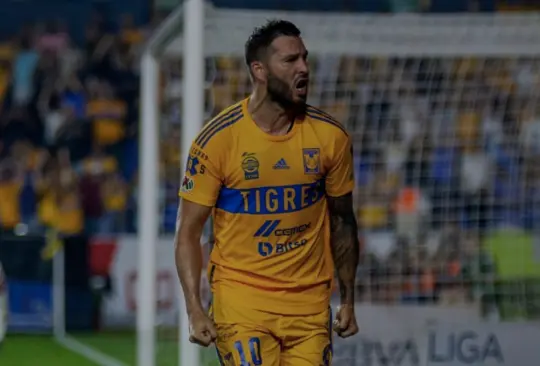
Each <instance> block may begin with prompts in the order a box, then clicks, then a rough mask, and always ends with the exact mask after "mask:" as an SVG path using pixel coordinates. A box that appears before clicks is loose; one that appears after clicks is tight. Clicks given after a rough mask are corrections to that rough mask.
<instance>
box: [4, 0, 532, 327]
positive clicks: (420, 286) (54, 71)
mask: <svg viewBox="0 0 540 366" xmlns="http://www.w3.org/2000/svg"><path fill="white" fill-rule="evenodd" d="M217 3H219V4H218V5H223V4H221V3H220V2H219V1H217ZM231 3H232V2H228V3H227V4H228V5H231ZM262 3H263V2H261V4H262ZM288 3H289V4H299V5H298V6H299V7H302V8H304V5H305V4H308V3H309V4H310V6H313V7H315V6H317V7H318V8H325V7H328V6H329V5H328V4H327V3H326V2H324V1H322V0H321V1H319V2H299V3H293V2H288ZM375 3H376V2H371V3H370V2H356V4H363V5H362V6H367V7H368V8H369V4H375ZM381 3H382V2H381ZM251 4H252V2H250V5H251ZM340 4H345V3H342V2H340ZM366 4H367V5H366ZM388 4H390V3H388ZM396 4H397V2H396ZM417 4H418V3H417ZM475 4H476V5H475V6H476V10H486V11H487V10H492V9H493V8H494V7H493V6H492V5H493V2H490V1H486V2H482V1H481V2H475ZM232 5H234V6H238V7H245V6H246V2H242V1H239V0H237V1H235V2H234V4H232ZM469 5H470V2H460V1H450V2H443V1H435V0H434V1H432V2H431V3H430V7H428V8H426V9H427V10H439V11H456V10H468V9H469ZM261 6H262V5H261ZM274 6H275V3H274ZM278 6H279V4H278ZM291 6H292V5H291ZM368 8H362V9H360V8H358V9H350V8H349V10H369V9H368ZM413 8H414V10H418V7H413ZM372 10H377V11H386V10H391V9H390V8H385V9H382V8H381V9H372ZM396 10H397V9H396ZM103 29H104V28H103V22H102V20H101V19H99V18H96V19H93V20H92V21H91V22H90V23H89V24H87V26H86V31H85V40H84V42H83V43H79V44H82V46H80V45H79V46H76V43H75V42H72V39H71V36H70V32H68V30H67V29H66V28H65V26H64V25H63V24H61V23H51V24H47V25H44V26H34V27H25V28H23V29H22V30H21V31H20V32H19V34H18V35H17V37H14V38H11V39H9V40H7V41H5V42H3V43H2V44H1V47H0V92H1V107H2V109H1V117H0V118H1V123H0V135H1V141H0V157H1V160H0V197H1V199H0V200H1V202H0V224H1V227H2V230H3V232H10V233H11V232H14V231H15V232H17V231H18V230H27V231H31V232H37V233H42V232H45V230H46V229H47V228H54V229H55V230H56V231H57V232H59V233H61V234H62V235H64V236H68V237H69V236H76V235H81V234H87V235H94V234H111V233H118V232H135V231H136V227H135V221H136V220H135V217H136V214H137V212H136V202H135V200H136V192H137V174H136V172H137V165H138V158H137V123H138V82H139V81H138V73H137V67H138V66H137V55H138V53H139V51H140V46H141V45H142V44H143V43H144V40H145V39H146V38H147V36H148V34H149V31H150V29H148V28H145V27H135V26H134V25H133V20H132V19H131V18H130V17H129V16H125V17H123V18H122V19H121V23H120V24H119V25H118V29H119V30H118V32H115V33H111V32H106V31H104V30H103ZM312 62H313V65H314V71H313V76H312V79H313V80H312V84H313V87H312V91H311V92H312V94H313V100H314V103H315V104H317V105H320V106H321V107H322V108H324V109H326V110H327V111H329V112H330V113H331V114H333V115H334V116H335V117H336V118H338V119H339V120H341V121H343V123H344V124H345V125H346V126H347V128H348V129H349V130H350V131H351V133H352V134H353V135H354V138H355V158H356V162H355V169H356V181H357V184H358V189H357V192H356V200H357V203H359V204H360V205H359V207H360V209H359V211H358V219H359V221H360V222H361V223H362V226H363V227H364V229H365V230H366V233H367V235H366V237H367V238H366V240H365V242H364V245H365V246H366V247H367V248H368V251H367V253H368V254H367V255H366V258H364V259H363V261H364V265H363V266H362V269H361V270H362V271H363V272H362V276H360V278H361V283H359V286H361V287H362V290H363V294H364V297H363V299H364V300H366V301H372V302H383V303H389V302H410V301H413V302H426V303H435V302H444V303H457V302H470V301H477V300H481V301H483V303H484V305H485V311H486V314H487V313H490V312H493V311H494V310H493V309H494V306H493V304H495V303H496V302H498V301H499V300H498V299H496V298H495V294H504V293H508V294H510V295H509V297H512V296H513V295H512V294H513V293H512V291H516V293H519V294H520V295H521V294H523V293H525V292H526V293H529V292H530V294H532V295H526V296H527V299H528V300H527V301H521V300H517V301H516V300H515V298H514V299H513V300H512V301H510V302H511V304H510V303H509V304H508V307H504V306H503V307H501V306H499V308H498V310H497V313H498V316H501V315H502V316H508V317H512V316H518V315H519V316H526V317H537V316H539V315H540V298H539V297H538V294H539V293H540V291H538V290H537V287H538V284H537V283H536V281H534V280H532V281H531V283H530V285H527V286H528V287H527V290H526V291H525V292H524V291H523V290H522V289H517V288H514V287H513V285H512V283H505V286H509V287H508V289H505V290H501V289H500V288H497V289H495V288H496V287H497V286H500V284H499V283H496V281H494V280H493V274H494V271H495V269H494V264H493V257H496V256H504V253H503V252H504V250H506V249H505V248H504V245H499V244H498V243H500V242H501V241H504V240H502V239H501V238H500V237H497V236H494V235H492V234H491V233H492V232H493V230H492V229H494V228H498V227H502V226H506V225H512V226H514V227H519V228H522V229H524V230H525V232H526V233H532V232H535V231H538V229H540V227H539V226H538V225H539V224H538V223H539V222H540V189H539V187H540V168H539V167H538V164H537V163H535V162H536V159H537V158H538V156H539V154H540V108H539V105H540V104H539V95H538V90H539V89H538V87H540V62H539V60H538V59H505V58H467V59H465V58H412V59H403V58H401V59H374V58H350V57H341V58H340V57H333V56H332V57H330V56H329V57H320V58H319V59H314V60H312ZM209 63H210V64H212V70H213V72H214V73H215V78H214V83H213V85H212V87H211V95H212V98H211V100H212V101H213V104H212V105H210V107H211V110H212V112H214V113H215V112H217V111H219V110H220V109H221V108H223V107H225V106H227V105H229V104H230V103H232V102H233V101H234V100H237V99H239V98H242V97H243V96H244V95H246V92H247V91H248V90H249V88H248V86H249V84H248V78H247V75H246V73H245V70H244V67H243V62H242V60H240V59H234V58H220V59H216V60H209ZM164 69H165V72H164V78H167V80H168V82H167V83H164V85H166V86H167V87H166V88H165V87H164V89H163V98H162V102H163V110H165V111H166V113H165V115H164V120H166V122H167V123H165V124H164V125H166V128H163V131H162V133H163V136H162V137H163V138H162V140H161V141H162V144H161V150H162V151H161V152H162V160H161V161H160V168H161V169H160V171H161V175H162V181H163V182H164V183H163V187H162V195H161V199H162V203H163V218H162V223H163V225H162V226H163V231H164V232H171V231H173V230H174V220H175V215H176V207H177V191H178V185H179V179H178V169H177V167H178V165H179V161H181V159H182V157H180V155H179V154H180V153H179V147H178V143H177V142H178V141H179V136H180V133H181V128H180V126H181V121H180V117H179V116H180V113H179V110H178V103H177V94H178V85H179V84H178V82H179V80H180V78H181V75H180V72H179V66H178V65H177V64H175V63H170V65H168V66H167V67H165V68H164ZM175 80H176V81H178V82H177V83H175V82H174V81H175ZM321 86H322V88H318V87H321ZM524 235H525V234H524ZM527 235H528V234H527ZM512 240H516V238H515V237H513V239H512ZM488 243H491V245H489V248H490V249H489V250H488ZM516 245H519V244H516ZM523 245H524V246H525V245H526V244H523ZM501 253H503V254H501ZM523 260H525V259H515V260H514V261H513V262H512V263H508V264H504V265H503V266H502V267H501V268H499V269H498V270H499V271H503V272H504V273H508V274H509V275H511V273H512V271H513V270H514V268H515V266H516V263H524V262H523ZM531 271H538V269H537V268H536V269H531ZM531 273H532V272H531ZM535 273H537V272H535ZM499 274H501V272H499ZM531 276H532V275H531ZM520 283H521V284H522V283H523V281H521V282H520ZM516 296H517V295H516ZM531 299H532V301H529V300H531ZM516 303H519V306H518V308H516V307H515V306H514V305H516ZM501 309H503V310H501ZM505 311H506V313H505Z"/></svg>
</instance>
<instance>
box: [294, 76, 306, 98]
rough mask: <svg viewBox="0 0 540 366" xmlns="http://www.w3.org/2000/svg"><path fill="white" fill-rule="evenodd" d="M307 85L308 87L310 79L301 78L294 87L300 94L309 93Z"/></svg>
mask: <svg viewBox="0 0 540 366" xmlns="http://www.w3.org/2000/svg"><path fill="white" fill-rule="evenodd" d="M307 87H308V79H299V80H298V81H297V82H296V84H295V86H294V88H295V89H296V91H297V92H298V93H299V94H305V93H307Z"/></svg>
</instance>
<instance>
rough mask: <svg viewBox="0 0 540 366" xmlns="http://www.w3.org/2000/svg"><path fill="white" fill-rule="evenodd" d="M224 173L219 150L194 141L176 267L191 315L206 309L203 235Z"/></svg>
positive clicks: (184, 188)
mask: <svg viewBox="0 0 540 366" xmlns="http://www.w3.org/2000/svg"><path fill="white" fill-rule="evenodd" d="M221 177H222V173H221V166H220V162H219V151H212V150H203V149H202V148H201V147H200V146H198V145H197V144H196V143H194V144H193V145H192V147H191V149H190V155H189V157H188V159H187V164H186V171H185V175H184V177H183V178H182V181H181V184H180V193H179V195H180V200H181V201H180V206H179V207H178V219H177V226H176V237H175V259H176V267H177V271H178V277H179V278H180V283H181V285H182V289H183V290H184V298H185V301H186V307H187V310H188V314H189V315H190V316H192V315H198V314H200V311H202V310H203V307H202V304H201V298H200V282H201V272H202V265H203V263H202V262H203V261H202V247H201V237H202V234H203V230H204V225H205V224H206V222H207V220H208V217H209V216H210V213H211V211H212V207H213V206H214V204H215V203H216V200H217V198H218V195H219V192H220V189H221V184H222V179H221Z"/></svg>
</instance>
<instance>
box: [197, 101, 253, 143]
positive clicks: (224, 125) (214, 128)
mask: <svg viewBox="0 0 540 366" xmlns="http://www.w3.org/2000/svg"><path fill="white" fill-rule="evenodd" d="M243 117H244V114H243V109H242V102H238V103H236V104H233V105H231V106H230V107H227V108H225V109H224V110H223V111H221V112H219V113H218V114H217V115H216V116H215V117H214V118H212V119H211V120H210V121H208V123H206V124H205V125H204V127H203V128H202V130H201V132H199V134H198V135H197V137H196V138H195V141H194V144H195V145H197V146H198V147H200V148H202V149H205V148H208V147H210V146H212V145H213V146H217V145H222V144H221V142H223V140H224V139H227V133H225V131H227V130H230V127H231V126H233V125H234V124H235V123H236V122H238V121H240V120H241V119H242V118H243Z"/></svg>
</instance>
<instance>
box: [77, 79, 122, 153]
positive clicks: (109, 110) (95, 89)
mask: <svg viewBox="0 0 540 366" xmlns="http://www.w3.org/2000/svg"><path fill="white" fill-rule="evenodd" d="M89 94H90V95H89V96H90V99H89V101H88V105H87V109H86V113H87V116H88V117H89V118H90V119H91V120H92V126H93V128H92V132H93V138H94V140H95V142H96V143H97V144H99V145H102V146H111V145H114V144H117V143H119V142H120V141H121V139H122V138H124V136H125V133H126V125H125V123H126V121H125V118H126V114H127V106H126V103H125V102H124V101H123V100H121V99H118V98H116V97H115V95H114V91H113V90H112V87H111V85H110V84H109V83H108V82H106V81H104V80H95V81H93V82H91V83H90V85H89Z"/></svg>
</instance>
